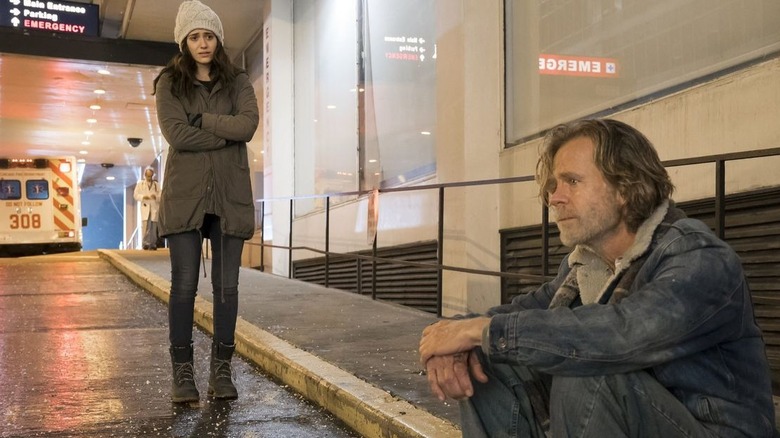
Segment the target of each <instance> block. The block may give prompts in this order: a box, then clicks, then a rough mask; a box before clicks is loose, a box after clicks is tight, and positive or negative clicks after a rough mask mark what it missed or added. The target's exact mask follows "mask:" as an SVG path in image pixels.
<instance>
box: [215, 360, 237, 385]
mask: <svg viewBox="0 0 780 438" xmlns="http://www.w3.org/2000/svg"><path fill="white" fill-rule="evenodd" d="M214 378H215V379H228V380H231V381H232V380H233V369H232V368H231V366H230V361H229V360H223V359H218V358H214Z"/></svg>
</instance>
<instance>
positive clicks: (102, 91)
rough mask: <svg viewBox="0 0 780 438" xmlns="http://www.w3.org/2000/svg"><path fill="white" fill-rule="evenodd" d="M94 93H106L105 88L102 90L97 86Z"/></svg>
mask: <svg viewBox="0 0 780 438" xmlns="http://www.w3.org/2000/svg"><path fill="white" fill-rule="evenodd" d="M95 94H106V90H103V89H102V88H98V89H97V90H95Z"/></svg>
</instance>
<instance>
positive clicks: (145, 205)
mask: <svg viewBox="0 0 780 438" xmlns="http://www.w3.org/2000/svg"><path fill="white" fill-rule="evenodd" d="M144 196H148V197H149V199H144ZM152 196H154V199H152ZM133 197H134V198H135V200H136V201H138V202H140V203H141V219H143V220H145V221H147V220H149V219H151V220H152V222H157V216H158V214H159V205H160V185H159V184H158V183H157V181H152V183H151V184H149V183H147V182H146V180H145V179H142V180H141V181H138V184H136V185H135V190H134V191H133Z"/></svg>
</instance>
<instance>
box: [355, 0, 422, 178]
mask: <svg viewBox="0 0 780 438" xmlns="http://www.w3.org/2000/svg"><path fill="white" fill-rule="evenodd" d="M362 4H363V10H362V19H363V23H362V31H363V32H362V38H361V43H362V49H361V53H363V63H362V69H361V84H360V98H361V108H362V112H361V116H362V117H361V126H360V127H361V129H360V132H361V134H362V136H361V148H360V151H361V160H360V162H361V171H362V176H363V177H362V179H361V184H362V185H361V188H362V189H373V188H378V187H393V186H399V185H403V184H405V183H407V182H409V181H414V180H418V179H420V178H423V177H427V176H430V175H433V174H435V172H436V150H435V136H436V131H435V128H436V56H437V53H436V38H435V36H436V26H435V19H436V9H435V6H436V5H435V3H434V2H433V1H430V0H394V1H381V0H376V1H372V0H366V1H363V3H362Z"/></svg>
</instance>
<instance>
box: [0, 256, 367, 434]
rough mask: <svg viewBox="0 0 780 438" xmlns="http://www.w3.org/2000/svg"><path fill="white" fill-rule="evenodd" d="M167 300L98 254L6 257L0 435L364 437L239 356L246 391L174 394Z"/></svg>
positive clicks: (200, 375) (200, 338) (0, 274)
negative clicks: (220, 397)
mask: <svg viewBox="0 0 780 438" xmlns="http://www.w3.org/2000/svg"><path fill="white" fill-rule="evenodd" d="M167 333H168V331H167V308H166V306H165V305H164V304H162V303H161V302H160V301H159V300H157V299H155V298H154V297H152V296H150V295H149V294H148V293H147V292H145V291H144V290H142V289H141V288H139V287H138V286H136V285H135V284H133V283H132V282H131V281H130V280H128V278H127V277H126V276H125V275H124V274H122V273H120V272H119V271H117V270H116V269H115V268H114V267H113V266H111V264H110V263H108V262H107V261H105V260H103V259H101V258H100V257H99V256H98V255H97V253H94V252H84V253H74V254H68V255H52V256H42V257H29V258H18V259H0V388H2V389H1V390H0V391H1V392H0V394H1V395H0V437H34V436H41V437H44V436H45V437H155V436H165V437H294V436H295V437H356V436H359V435H358V434H357V433H355V432H353V431H352V430H350V429H349V428H347V427H346V426H345V425H344V424H343V423H342V422H340V421H339V420H338V419H336V418H334V416H332V415H331V414H329V413H328V412H325V411H324V410H323V409H321V408H319V407H316V406H314V405H312V404H311V403H309V402H308V401H306V400H304V399H303V398H302V397H301V396H299V395H297V394H295V393H294V392H292V391H291V390H290V389H289V388H288V387H286V386H285V385H284V384H280V383H277V381H275V380H272V379H270V378H269V377H267V376H266V375H264V373H263V372H261V370H260V369H259V368H258V367H257V366H256V365H254V364H253V363H251V362H249V361H247V360H244V359H243V358H240V357H237V358H235V359H234V361H233V364H234V369H235V379H236V383H237V387H238V389H239V393H240V396H239V399H238V400H234V401H216V400H211V399H209V398H207V397H206V396H205V392H206V387H207V380H208V355H209V349H210V344H211V338H210V337H209V336H208V335H207V334H206V333H204V332H202V331H200V330H194V332H193V336H194V338H193V339H194V342H195V360H196V364H195V369H196V380H197V383H198V387H199V389H200V391H201V400H200V403H193V404H190V405H175V404H172V403H171V402H170V373H171V370H170V360H169V357H168V352H167V344H168V342H167Z"/></svg>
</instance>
